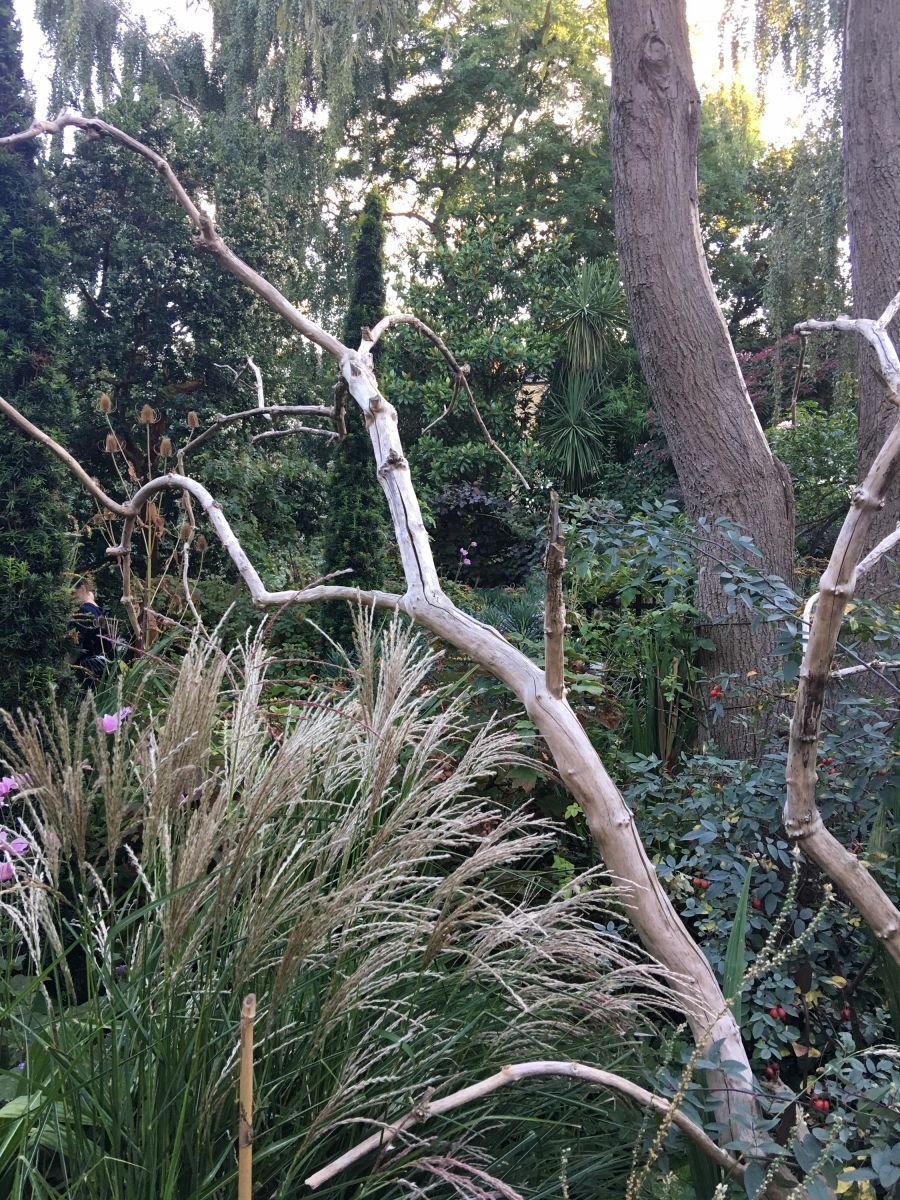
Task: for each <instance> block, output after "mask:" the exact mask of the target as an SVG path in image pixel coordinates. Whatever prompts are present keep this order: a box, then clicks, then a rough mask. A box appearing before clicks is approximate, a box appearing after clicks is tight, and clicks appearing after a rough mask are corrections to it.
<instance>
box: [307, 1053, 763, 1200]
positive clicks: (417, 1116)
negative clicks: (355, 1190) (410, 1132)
mask: <svg viewBox="0 0 900 1200" xmlns="http://www.w3.org/2000/svg"><path fill="white" fill-rule="evenodd" d="M547 1076H562V1077H563V1078H566V1079H578V1080H581V1081H582V1082H583V1083H589V1084H592V1085H593V1086H594V1087H600V1088H603V1089H604V1090H605V1091H608V1092H613V1093H615V1094H616V1095H619V1096H624V1097H625V1098H626V1099H627V1100H631V1101H632V1102H633V1103H635V1104H637V1105H639V1106H640V1107H641V1108H649V1109H651V1110H652V1111H653V1112H655V1113H658V1114H659V1115H660V1116H666V1115H668V1114H669V1113H670V1110H671V1103H670V1101H668V1100H667V1099H666V1098H665V1097H663V1096H657V1095H655V1094H654V1093H653V1092H648V1091H647V1089H646V1088H642V1087H641V1086H640V1085H639V1084H637V1083H633V1082H632V1081H631V1080H630V1079H625V1078H624V1077H623V1076H621V1075H614V1074H612V1073H611V1072H609V1071H601V1070H599V1069H598V1068H596V1067H589V1066H585V1064H584V1063H577V1062H553V1061H540V1062H523V1063H513V1064H511V1065H510V1066H506V1067H501V1068H500V1070H499V1071H497V1072H496V1073H495V1074H494V1075H489V1076H488V1077H487V1078H486V1079H482V1080H481V1081H480V1082H478V1083H473V1084H470V1085H469V1086H468V1087H464V1088H460V1089H459V1091H456V1092H452V1093H451V1094H450V1095H449V1096H443V1097H442V1098H441V1099H440V1100H427V1101H425V1102H424V1103H421V1104H418V1105H416V1107H415V1108H414V1109H412V1111H411V1112H408V1113H407V1114H406V1116H404V1117H401V1118H400V1120H399V1121H395V1122H393V1123H392V1124H390V1125H386V1126H385V1128H384V1129H380V1130H379V1131H378V1132H377V1133H373V1134H371V1135H370V1136H369V1137H367V1138H365V1139H364V1140H363V1141H361V1142H360V1143H359V1145H357V1146H354V1147H353V1149H352V1150H348V1151H347V1152H346V1153H345V1154H342V1155H341V1156H340V1158H336V1159H335V1160H334V1162H331V1163H329V1164H328V1166H327V1167H323V1168H322V1169H321V1170H320V1171H316V1172H315V1173H314V1174H313V1175H310V1176H309V1177H308V1178H307V1179H305V1180H304V1182H305V1184H306V1186H307V1187H309V1188H311V1189H313V1190H314V1189H315V1188H318V1187H321V1186H322V1184H323V1183H327V1182H328V1181H329V1180H330V1179H334V1177H335V1176H336V1175H340V1174H341V1172H343V1171H346V1170H347V1168H348V1167H352V1166H353V1164H354V1163H356V1162H359V1160H360V1159H361V1158H365V1157H366V1155H367V1154H371V1153H372V1152H373V1151H375V1150H381V1149H386V1148H389V1147H390V1145H391V1143H392V1142H393V1141H394V1140H395V1138H396V1137H397V1136H398V1135H399V1134H401V1133H403V1132H404V1131H405V1130H407V1129H412V1128H413V1127H414V1126H416V1125H421V1124H422V1122H423V1121H428V1120H430V1119H431V1118H432V1117H439V1116H443V1114H444V1113H448V1112H453V1111H455V1110H456V1109H457V1108H462V1107H464V1105H466V1104H472V1103H473V1102H475V1101H477V1100H482V1099H484V1097H485V1096H490V1095H491V1093H492V1092H496V1091H499V1090H500V1088H503V1087H507V1086H508V1085H509V1084H511V1083H520V1082H522V1080H525V1079H536V1078H540V1077H547ZM671 1120H672V1124H673V1125H676V1126H677V1127H678V1128H679V1129H680V1130H681V1131H682V1133H684V1134H685V1135H686V1136H687V1137H689V1138H690V1139H691V1141H692V1142H693V1143H694V1144H695V1145H696V1146H699V1147H700V1149H701V1150H702V1151H703V1152H704V1154H707V1155H708V1156H709V1157H710V1158H711V1159H712V1161H713V1162H714V1163H716V1165H717V1166H719V1167H721V1168H722V1169H723V1170H724V1171H726V1172H728V1174H729V1175H733V1176H734V1178H736V1179H738V1180H742V1179H743V1177H744V1167H743V1166H742V1165H741V1164H740V1163H739V1162H738V1160H737V1159H736V1158H735V1157H734V1156H733V1155H731V1154H729V1153H728V1151H727V1150H720V1149H719V1147H718V1146H717V1145H716V1143H715V1142H714V1141H713V1140H712V1138H710V1137H709V1136H708V1135H707V1134H706V1133H704V1131H703V1130H702V1129H701V1128H700V1126H699V1125H696V1124H695V1123H694V1122H693V1121H692V1120H691V1119H690V1117H687V1116H685V1114H684V1113H683V1112H681V1111H680V1110H679V1109H675V1110H674V1112H672V1113H671Z"/></svg>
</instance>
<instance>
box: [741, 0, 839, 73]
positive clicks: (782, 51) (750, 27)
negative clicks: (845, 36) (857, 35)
mask: <svg viewBox="0 0 900 1200" xmlns="http://www.w3.org/2000/svg"><path fill="white" fill-rule="evenodd" d="M846 11H847V0H726V3H725V9H724V12H723V15H722V23H721V30H722V33H723V35H724V36H726V37H727V38H728V40H729V42H730V48H731V53H732V57H733V58H734V59H735V60H737V58H738V57H739V55H740V53H741V51H742V50H743V49H744V48H745V47H746V46H747V45H748V44H751V45H752V46H753V51H754V56H755V59H756V65H757V68H758V69H759V72H760V74H761V75H763V76H764V75H766V74H767V73H768V71H769V70H770V68H771V67H772V65H773V63H775V62H777V61H780V62H781V63H782V64H783V66H784V69H785V71H786V73H787V74H788V76H789V77H790V78H792V79H793V80H794V81H795V83H796V84H797V86H798V87H800V88H803V89H804V90H805V89H807V88H809V89H811V90H812V91H813V92H814V93H816V94H817V95H821V94H822V93H823V91H824V90H825V89H827V88H829V87H831V86H832V85H833V81H834V78H835V76H834V68H835V67H839V65H840V57H841V46H842V31H843V28H844V17H845V15H846Z"/></svg>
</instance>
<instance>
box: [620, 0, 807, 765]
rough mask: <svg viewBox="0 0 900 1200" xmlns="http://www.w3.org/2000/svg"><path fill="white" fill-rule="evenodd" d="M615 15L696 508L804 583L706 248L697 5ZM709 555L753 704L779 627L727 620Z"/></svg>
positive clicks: (635, 276)
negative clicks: (695, 61) (754, 676)
mask: <svg viewBox="0 0 900 1200" xmlns="http://www.w3.org/2000/svg"><path fill="white" fill-rule="evenodd" d="M607 11H608V15H609V29H610V40H611V44H612V98H611V102H610V141H611V145H612V156H613V203H614V209H615V225H616V239H617V242H618V247H619V258H620V262H621V267H622V278H623V281H624V284H625V291H626V294H627V296H628V300H629V303H630V305H631V315H632V321H633V325H634V332H635V338H636V341H637V348H638V353H639V355H640V360H641V366H642V368H643V370H644V374H645V376H646V378H647V382H648V384H649V386H650V390H651V393H652V396H653V403H654V406H655V407H656V409H657V410H658V412H659V415H660V418H661V420H662V423H663V428H664V429H665V433H666V438H667V440H668V443H669V448H670V450H671V453H672V458H673V461H674V464H675V470H676V471H677V473H678V479H679V482H680V484H681V487H682V490H683V492H684V497H685V504H686V507H687V509H688V511H689V513H690V514H691V515H692V516H693V517H695V518H699V517H709V518H710V519H715V518H716V517H727V518H729V519H730V520H731V521H734V522H736V523H738V524H740V525H742V526H743V527H744V528H745V529H746V531H747V532H748V533H749V534H750V535H751V536H752V538H753V541H754V542H755V544H756V545H757V547H758V548H759V550H760V551H762V554H763V566H764V570H765V572H766V573H767V574H778V575H780V576H782V578H784V579H785V580H788V581H790V578H791V575H792V563H793V550H794V506H793V490H792V487H791V482H790V477H789V475H788V473H787V470H786V469H785V467H784V466H783V464H782V463H780V462H779V461H778V459H777V458H776V457H775V456H774V455H773V453H772V451H771V449H770V448H769V445H768V442H767V441H766V438H765V435H764V434H763V431H762V427H761V425H760V423H759V420H758V418H757V416H756V412H755V411H754V409H753V405H752V404H751V402H750V397H749V395H748V392H747V388H746V385H745V383H744V379H743V376H742V374H741V370H740V366H739V365H738V361H737V356H736V355H735V352H734V347H733V346H732V344H731V339H730V338H729V335H728V329H727V326H726V324H725V320H724V318H723V316H722V313H721V310H720V308H719V304H718V301H717V300H716V296H715V292H714V291H713V286H712V280H711V279H710V275H709V270H708V267H707V263H706V258H705V255H704V252H703V245H702V241H701V237H700V221H699V204H698V187H697V146H698V131H699V121H700V96H699V93H698V91H697V87H696V84H695V82H694V75H693V68H692V64H691V55H690V46H689V42H688V27H687V17H686V13H685V4H684V0H608V4H607ZM706 551H707V553H706V554H705V555H704V559H705V563H704V564H703V565H702V566H701V575H700V587H699V602H700V606H701V608H702V609H703V610H704V611H705V612H706V613H708V614H709V616H710V619H711V621H712V622H713V624H712V625H711V627H710V630H709V632H710V636H711V637H712V639H713V640H714V641H715V643H716V647H717V648H716V651H715V653H714V654H713V655H711V657H710V661H709V667H710V670H711V672H712V673H716V674H718V673H720V672H722V673H725V674H729V675H733V676H735V680H734V684H733V686H732V688H731V689H730V690H729V692H728V693H727V695H728V696H729V697H734V698H735V700H736V701H737V703H738V704H740V703H741V697H740V693H741V691H742V688H741V681H746V679H747V675H748V672H751V671H761V672H764V671H765V665H766V663H767V662H768V661H771V656H772V650H773V644H772V634H771V631H770V630H769V629H768V628H767V627H766V626H762V627H760V629H758V630H756V631H754V630H753V629H752V628H751V624H750V617H749V614H748V613H746V612H741V611H739V612H736V613H733V614H728V612H727V597H726V596H725V595H724V594H723V591H722V587H721V582H720V579H719V576H718V572H717V570H716V569H715V560H716V558H722V557H730V558H734V557H735V551H734V548H733V547H731V546H726V545H723V543H722V542H721V541H720V540H719V539H718V538H716V537H715V536H714V535H713V536H712V537H711V538H710V539H709V541H708V543H707V546H706ZM756 561H757V562H758V560H756ZM735 700H732V703H735ZM726 706H728V700H726ZM716 736H717V738H718V740H719V741H721V742H722V743H723V744H724V745H725V746H726V748H727V749H728V750H730V751H732V752H735V753H744V752H746V751H748V750H749V749H751V748H752V738H750V737H749V736H748V735H747V734H746V733H745V732H744V731H743V730H742V729H740V728H738V727H736V726H735V725H732V724H725V725H724V726H722V727H720V728H718V729H717V730H716Z"/></svg>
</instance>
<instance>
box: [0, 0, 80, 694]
mask: <svg viewBox="0 0 900 1200" xmlns="http://www.w3.org/2000/svg"><path fill="white" fill-rule="evenodd" d="M32 117H33V106H32V104H31V101H30V99H29V96H28V93H27V91H26V86H25V79H24V76H23V74H22V56H21V34H20V31H19V26H18V23H17V22H16V19H15V12H14V9H13V5H12V0H0V124H2V128H3V132H8V131H10V130H15V129H20V128H24V127H25V126H27V125H29V124H30V123H31V120H32ZM52 233H53V230H52V220H51V217H50V210H49V201H48V199H47V197H46V194H45V192H44V188H43V179H42V171H41V168H40V165H39V163H38V161H37V159H36V155H35V145H34V143H32V142H27V143H25V144H24V145H23V146H20V147H17V148H16V149H14V150H12V151H10V152H8V153H5V154H3V155H2V156H0V395H2V396H4V397H6V398H7V399H9V400H10V401H12V403H13V404H15V405H16V406H17V407H19V408H20V409H21V410H22V411H23V412H24V413H25V414H26V415H27V416H28V417H30V418H31V420H33V421H35V422H37V424H39V425H41V426H42V427H43V428H45V429H47V430H48V431H50V430H59V429H60V426H61V425H63V424H64V423H65V422H66V416H67V410H68V397H67V392H66V389H65V386H64V384H63V372H62V364H61V361H60V359H61V352H62V336H63V331H64V327H65V310H64V308H63V304H62V296H61V291H60V288H59V287H58V285H57V283H56V282H55V278H56V276H57V275H58V271H57V256H56V252H55V250H54V246H53V238H52ZM65 521H66V508H65V506H64V504H63V501H62V498H61V476H60V473H59V471H57V470H56V469H55V468H54V467H52V466H51V465H50V464H49V463H48V461H47V456H46V454H44V453H43V452H42V451H41V448H40V447H39V446H38V445H37V444H36V443H35V442H32V441H30V440H29V439H28V438H22V437H16V436H12V435H11V434H10V432H9V431H6V432H5V433H4V435H3V436H2V437H0V662H2V663H3V672H2V675H0V707H2V708H6V709H15V708H17V707H18V706H20V705H21V706H22V707H23V708H29V707H33V706H35V705H37V704H39V703H41V701H42V700H44V699H46V697H47V696H48V694H49V688H50V685H51V683H52V682H53V681H54V680H55V679H57V678H58V677H59V674H60V670H61V668H62V666H63V664H64V661H65V648H66V640H65V638H66V625H67V621H68V616H69V607H70V605H69V596H68V592H67V589H66V580H65V574H64V571H65V566H66V542H65Z"/></svg>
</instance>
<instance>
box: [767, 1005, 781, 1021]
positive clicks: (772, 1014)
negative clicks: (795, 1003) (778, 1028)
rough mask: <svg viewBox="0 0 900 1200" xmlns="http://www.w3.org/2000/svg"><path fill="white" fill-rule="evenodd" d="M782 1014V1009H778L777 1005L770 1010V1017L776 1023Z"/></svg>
mask: <svg viewBox="0 0 900 1200" xmlns="http://www.w3.org/2000/svg"><path fill="white" fill-rule="evenodd" d="M780 1013H781V1009H780V1008H779V1007H778V1005H777V1004H776V1005H775V1007H774V1008H770V1009H769V1016H770V1017H774V1018H775V1020H776V1021H777V1020H778V1017H779V1014H780Z"/></svg>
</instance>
